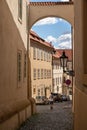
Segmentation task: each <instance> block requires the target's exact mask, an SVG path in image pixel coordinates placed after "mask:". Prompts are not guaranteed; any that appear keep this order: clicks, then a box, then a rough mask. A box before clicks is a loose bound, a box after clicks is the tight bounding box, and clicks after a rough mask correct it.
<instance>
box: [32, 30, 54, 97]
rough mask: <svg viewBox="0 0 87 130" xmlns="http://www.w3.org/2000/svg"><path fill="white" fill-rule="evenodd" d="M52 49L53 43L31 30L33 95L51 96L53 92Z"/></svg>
mask: <svg viewBox="0 0 87 130" xmlns="http://www.w3.org/2000/svg"><path fill="white" fill-rule="evenodd" d="M52 51H53V46H52V45H51V43H48V42H46V41H45V40H43V39H42V38H40V37H39V36H38V35H37V34H36V33H35V32H33V31H30V61H31V63H30V64H31V65H30V68H31V88H32V97H34V98H35V97H36V96H46V97H49V95H50V93H51V92H52Z"/></svg>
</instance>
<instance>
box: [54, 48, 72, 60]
mask: <svg viewBox="0 0 87 130" xmlns="http://www.w3.org/2000/svg"><path fill="white" fill-rule="evenodd" d="M63 51H65V54H66V56H68V60H69V61H71V60H72V49H64V50H63V49H56V55H58V56H59V57H60V56H61V55H62V52H63Z"/></svg>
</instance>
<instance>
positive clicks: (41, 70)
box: [41, 69, 43, 79]
mask: <svg viewBox="0 0 87 130" xmlns="http://www.w3.org/2000/svg"><path fill="white" fill-rule="evenodd" d="M41 79H43V69H41Z"/></svg>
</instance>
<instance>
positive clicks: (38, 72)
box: [37, 69, 40, 79]
mask: <svg viewBox="0 0 87 130" xmlns="http://www.w3.org/2000/svg"><path fill="white" fill-rule="evenodd" d="M37 77H38V79H40V69H38V70H37Z"/></svg>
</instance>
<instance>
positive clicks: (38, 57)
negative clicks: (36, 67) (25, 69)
mask: <svg viewBox="0 0 87 130" xmlns="http://www.w3.org/2000/svg"><path fill="white" fill-rule="evenodd" d="M39 59H40V56H39V48H37V60H39Z"/></svg>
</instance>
